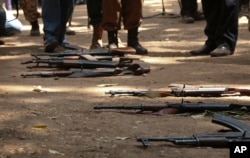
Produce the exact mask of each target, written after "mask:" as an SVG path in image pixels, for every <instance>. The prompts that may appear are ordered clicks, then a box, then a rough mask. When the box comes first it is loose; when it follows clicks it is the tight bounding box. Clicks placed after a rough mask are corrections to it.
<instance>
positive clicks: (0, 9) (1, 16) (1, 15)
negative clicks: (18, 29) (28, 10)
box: [0, 6, 6, 36]
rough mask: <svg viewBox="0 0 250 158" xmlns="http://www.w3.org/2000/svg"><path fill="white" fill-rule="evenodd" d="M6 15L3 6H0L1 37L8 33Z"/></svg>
mask: <svg viewBox="0 0 250 158" xmlns="http://www.w3.org/2000/svg"><path fill="white" fill-rule="evenodd" d="M5 22H6V13H5V10H4V9H3V7H2V6H0V36H2V35H4V34H5V33H6V30H5Z"/></svg>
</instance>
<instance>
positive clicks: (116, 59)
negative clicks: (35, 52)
mask: <svg viewBox="0 0 250 158" xmlns="http://www.w3.org/2000/svg"><path fill="white" fill-rule="evenodd" d="M34 57H35V58H34V59H31V60H28V61H24V62H21V64H30V63H38V64H39V63H47V62H49V61H55V62H56V61H63V60H88V61H109V62H110V61H113V62H119V63H122V62H123V63H131V62H132V61H133V60H139V57H132V56H123V57H112V56H92V55H89V54H86V55H81V56H74V55H73V56H65V57H50V58H39V57H37V56H34Z"/></svg>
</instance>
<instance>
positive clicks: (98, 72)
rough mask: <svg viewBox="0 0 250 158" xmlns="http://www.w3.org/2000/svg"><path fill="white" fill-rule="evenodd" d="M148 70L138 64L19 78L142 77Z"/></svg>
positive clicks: (29, 73) (37, 72) (33, 74)
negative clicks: (128, 75) (130, 75)
mask: <svg viewBox="0 0 250 158" xmlns="http://www.w3.org/2000/svg"><path fill="white" fill-rule="evenodd" d="M149 71H150V68H148V67H144V66H142V65H140V64H136V63H134V64H132V65H130V66H128V67H123V68H119V67H117V68H94V69H82V68H78V69H77V68H71V69H69V70H60V71H33V72H25V73H22V74H21V76H22V77H24V78H26V77H68V78H80V77H101V76H121V75H127V74H132V75H142V74H144V73H148V72H149Z"/></svg>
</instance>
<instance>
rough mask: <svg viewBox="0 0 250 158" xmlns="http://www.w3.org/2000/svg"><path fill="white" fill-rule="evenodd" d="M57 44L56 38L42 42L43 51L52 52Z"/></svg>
mask: <svg viewBox="0 0 250 158" xmlns="http://www.w3.org/2000/svg"><path fill="white" fill-rule="evenodd" d="M58 46H59V44H58V42H57V40H52V41H48V42H45V44H44V51H45V52H50V53H51V52H54V50H55V49H56V48H57V47H58Z"/></svg>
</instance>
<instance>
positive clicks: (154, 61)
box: [143, 57, 181, 65]
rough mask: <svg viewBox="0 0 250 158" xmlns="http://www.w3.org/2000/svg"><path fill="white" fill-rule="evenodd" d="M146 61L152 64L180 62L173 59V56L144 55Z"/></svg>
mask: <svg viewBox="0 0 250 158" xmlns="http://www.w3.org/2000/svg"><path fill="white" fill-rule="evenodd" d="M143 60H144V61H145V62H148V63H150V64H166V65H167V64H179V63H181V62H178V61H177V60H173V58H166V57H165V58H164V57H143Z"/></svg>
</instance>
